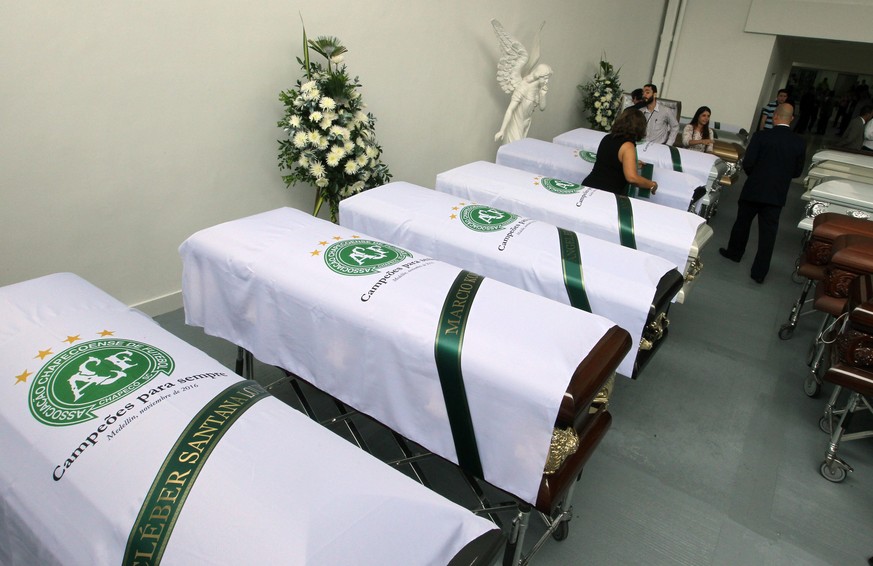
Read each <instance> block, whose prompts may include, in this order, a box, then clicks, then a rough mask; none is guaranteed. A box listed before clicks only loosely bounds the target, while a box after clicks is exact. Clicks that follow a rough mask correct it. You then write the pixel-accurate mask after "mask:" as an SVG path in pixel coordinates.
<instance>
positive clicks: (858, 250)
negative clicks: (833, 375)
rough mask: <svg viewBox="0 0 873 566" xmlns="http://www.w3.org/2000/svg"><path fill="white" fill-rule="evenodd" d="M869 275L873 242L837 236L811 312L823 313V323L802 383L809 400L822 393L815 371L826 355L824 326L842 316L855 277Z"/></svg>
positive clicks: (872, 269)
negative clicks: (809, 368) (807, 371)
mask: <svg viewBox="0 0 873 566" xmlns="http://www.w3.org/2000/svg"><path fill="white" fill-rule="evenodd" d="M869 273H873V239H871V238H869V237H867V236H861V235H857V234H843V235H840V236H837V237H836V238H835V239H834V241H833V245H832V246H831V253H830V257H829V259H828V263H827V265H825V268H824V278H823V279H822V280H821V281H820V282H819V283H818V284H817V285H816V289H815V299H814V301H813V308H814V309H815V310H817V311H819V312H823V313H825V322H824V323H823V324H822V333H820V334H819V337H818V338H817V340H816V342H817V346H818V347H817V350H816V352H815V355H814V356H813V360H812V362H811V368H812V370H811V372H810V374H809V375H808V376H807V378H806V380H805V381H804V391H805V392H806V394H807V395H809V396H810V397H814V396H817V395H818V394H819V392H820V391H821V378H820V377H819V375H818V373H819V372H818V370H819V368H820V366H821V364H822V361H823V357H824V352H825V347H824V342H825V339H824V338H823V333H824V332H823V331H824V328H825V325H826V323H827V322H828V321H830V320H833V319H834V318H836V317H838V316H840V314H842V312H843V310H844V308H845V306H846V301H847V299H848V297H849V289H850V286H851V284H852V282H853V281H854V280H855V279H856V278H857V277H858V276H860V275H866V274H869Z"/></svg>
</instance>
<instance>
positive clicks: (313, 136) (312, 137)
mask: <svg viewBox="0 0 873 566" xmlns="http://www.w3.org/2000/svg"><path fill="white" fill-rule="evenodd" d="M307 137H308V138H309V143H311V144H312V145H315V146H317V145H318V143H319V142H320V141H321V134H320V133H318V132H316V131H315V130H313V131H311V132H309V134H308V135H307Z"/></svg>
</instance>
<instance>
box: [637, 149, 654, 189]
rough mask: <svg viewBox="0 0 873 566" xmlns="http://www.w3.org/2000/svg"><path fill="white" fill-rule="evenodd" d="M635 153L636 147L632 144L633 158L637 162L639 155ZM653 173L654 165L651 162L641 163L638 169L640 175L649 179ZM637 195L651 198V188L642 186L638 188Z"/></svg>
mask: <svg viewBox="0 0 873 566" xmlns="http://www.w3.org/2000/svg"><path fill="white" fill-rule="evenodd" d="M637 153H638V152H637V147H636V146H634V154H635V159H636V160H637V163H639V161H640V158H639V155H637ZM654 173H655V166H654V165H653V164H651V163H643V166H642V168H641V169H640V175H642V176H643V177H644V178H646V179H648V180H649V181H651V180H652V175H653V174H654ZM637 196H638V197H639V198H652V189H643V188H640V190H639V192H638V193H637Z"/></svg>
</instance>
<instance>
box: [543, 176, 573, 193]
mask: <svg viewBox="0 0 873 566" xmlns="http://www.w3.org/2000/svg"><path fill="white" fill-rule="evenodd" d="M540 184H542V186H543V188H545V189H546V190H548V191H551V192H553V193H558V194H559V195H572V194H575V193H578V192H579V191H580V190H582V185H578V184H576V183H568V182H567V181H562V180H560V179H552V178H549V177H543V178H542V179H541V180H540Z"/></svg>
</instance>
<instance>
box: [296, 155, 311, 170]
mask: <svg viewBox="0 0 873 566" xmlns="http://www.w3.org/2000/svg"><path fill="white" fill-rule="evenodd" d="M297 164H298V165H300V166H301V167H303V168H304V169H309V158H308V157H306V156H305V155H301V156H300V159H298V160H297Z"/></svg>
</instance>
